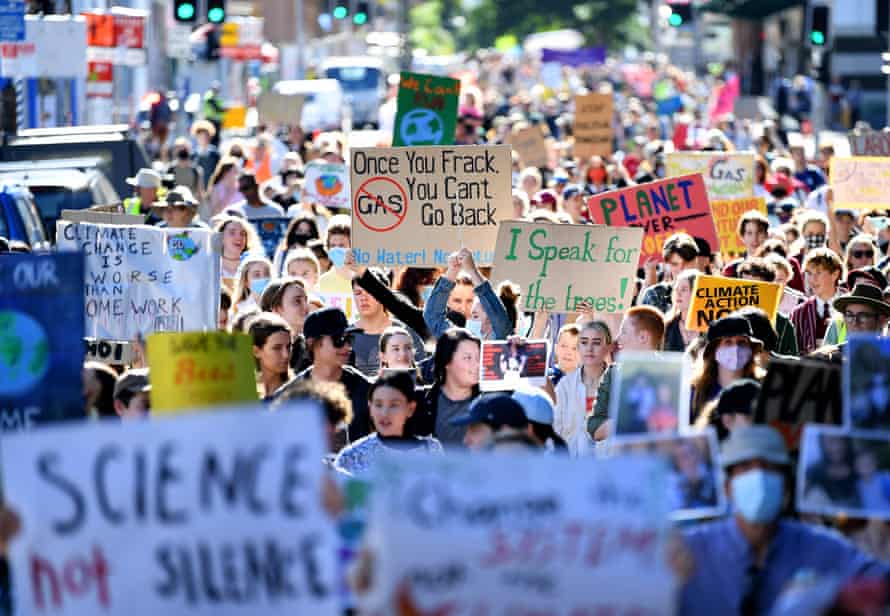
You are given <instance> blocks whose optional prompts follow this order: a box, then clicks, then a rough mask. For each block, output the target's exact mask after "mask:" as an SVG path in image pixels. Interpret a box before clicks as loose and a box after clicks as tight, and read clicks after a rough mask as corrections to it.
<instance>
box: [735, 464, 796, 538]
mask: <svg viewBox="0 0 890 616" xmlns="http://www.w3.org/2000/svg"><path fill="white" fill-rule="evenodd" d="M730 490H731V492H732V504H733V507H735V510H736V511H738V512H739V513H740V514H741V515H742V517H743V518H745V519H746V520H748V521H749V522H751V523H752V524H769V523H770V522H772V521H773V520H775V519H776V518H777V517H778V516H779V514H780V513H781V512H782V501H783V499H784V496H785V481H784V479H783V478H782V475H780V474H779V473H776V472H774V471H767V470H763V469H759V468H755V469H752V470H750V471H747V472H744V473H742V474H741V475H737V476H736V477H735V478H733V480H732V483H730Z"/></svg>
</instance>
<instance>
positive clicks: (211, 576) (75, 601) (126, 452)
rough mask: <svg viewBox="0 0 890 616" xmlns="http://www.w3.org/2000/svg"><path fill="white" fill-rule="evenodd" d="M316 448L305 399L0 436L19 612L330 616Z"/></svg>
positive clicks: (331, 538)
mask: <svg viewBox="0 0 890 616" xmlns="http://www.w3.org/2000/svg"><path fill="white" fill-rule="evenodd" d="M324 442H325V437H324V435H323V434H322V423H321V417H320V412H319V410H318V409H317V408H316V407H315V406H314V405H311V406H310V405H308V404H307V405H306V406H305V407H303V406H299V407H297V408H295V409H293V411H290V410H288V411H286V412H279V413H264V412H262V411H261V409H260V408H258V407H257V408H254V407H250V408H249V409H239V410H236V411H233V412H220V413H216V414H213V415H205V414H198V415H192V416H188V417H181V418H177V419H175V420H171V421H157V422H155V421H140V422H124V423H121V422H113V423H107V422H98V423H92V422H91V423H84V424H78V425H69V426H66V427H59V428H47V429H44V430H39V431H35V432H33V433H30V434H21V435H12V436H10V437H9V438H4V440H3V449H2V467H3V486H4V492H5V498H6V499H7V503H8V505H9V506H10V507H12V508H13V509H14V510H15V511H16V512H18V513H19V515H20V516H21V517H22V519H23V520H27V523H26V524H24V525H23V527H22V532H21V534H20V535H19V536H18V537H17V538H16V539H15V540H14V541H13V542H12V544H11V547H10V551H9V560H10V564H11V569H12V578H13V582H14V584H15V587H16V589H17V592H16V608H17V610H18V611H19V613H22V614H38V613H39V614H49V615H58V616H67V615H72V616H73V615H75V614H76V615H77V616H90V615H99V614H121V613H126V614H128V615H130V616H149V615H152V616H154V615H157V614H186V613H188V614H214V615H217V614H230V615H234V614H252V615H253V614H255V615H268V616H272V615H273V614H275V615H277V614H282V613H290V614H322V615H334V614H339V606H338V605H337V600H336V599H337V595H336V587H335V585H334V584H335V575H334V573H335V572H334V556H335V552H336V542H335V530H334V528H333V522H332V521H331V518H330V517H329V516H328V515H327V514H326V513H324V512H323V510H322V508H321V478H322V474H323V472H324V471H323V468H322V464H321V460H322V456H324V454H325V450H324V447H323V444H324ZM148 581H150V583H149V582H148Z"/></svg>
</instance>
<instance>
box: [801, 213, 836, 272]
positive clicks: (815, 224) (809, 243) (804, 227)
mask: <svg viewBox="0 0 890 616" xmlns="http://www.w3.org/2000/svg"><path fill="white" fill-rule="evenodd" d="M797 228H798V230H799V231H800V238H801V243H802V245H801V247H800V252H799V253H798V254H797V255H795V258H796V259H797V262H798V263H803V262H804V260H805V258H806V257H807V256H809V253H810V252H812V251H813V250H816V249H817V248H824V247H825V246H826V245H827V244H828V218H826V217H825V215H824V214H822V213H820V212H809V211H807V212H804V213H803V214H801V215H800V216H799V217H798V219H797Z"/></svg>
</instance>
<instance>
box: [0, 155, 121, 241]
mask: <svg viewBox="0 0 890 616" xmlns="http://www.w3.org/2000/svg"><path fill="white" fill-rule="evenodd" d="M101 163H102V160H101V159H100V158H95V157H94V158H74V159H64V158H60V159H55V160H35V161H24V162H15V163H0V181H3V182H9V183H14V184H18V185H21V186H25V187H27V188H28V190H29V191H30V193H31V194H32V195H33V198H34V202H35V204H36V205H37V211H38V213H39V216H40V219H41V220H42V222H43V227H44V229H45V230H46V233H47V234H48V235H49V236H50V237H51V238H52V239H53V241H54V240H55V237H56V221H57V220H58V219H59V217H60V216H61V214H62V210H84V209H86V208H89V207H92V206H94V205H108V204H112V203H119V202H120V200H121V199H120V196H118V193H117V191H116V190H114V187H113V186H112V185H111V183H110V182H109V181H108V178H106V177H105V174H104V173H103V172H102V171H101Z"/></svg>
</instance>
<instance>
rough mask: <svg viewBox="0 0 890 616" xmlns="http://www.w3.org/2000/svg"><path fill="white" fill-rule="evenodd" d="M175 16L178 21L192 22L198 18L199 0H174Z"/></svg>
mask: <svg viewBox="0 0 890 616" xmlns="http://www.w3.org/2000/svg"><path fill="white" fill-rule="evenodd" d="M173 17H174V19H176V21H186V22H190V23H191V22H194V21H195V20H197V18H198V7H197V0H173Z"/></svg>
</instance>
